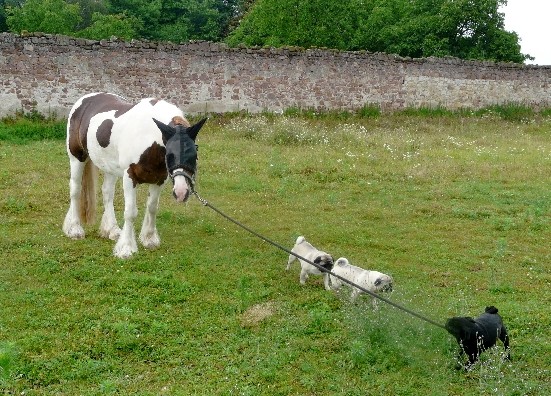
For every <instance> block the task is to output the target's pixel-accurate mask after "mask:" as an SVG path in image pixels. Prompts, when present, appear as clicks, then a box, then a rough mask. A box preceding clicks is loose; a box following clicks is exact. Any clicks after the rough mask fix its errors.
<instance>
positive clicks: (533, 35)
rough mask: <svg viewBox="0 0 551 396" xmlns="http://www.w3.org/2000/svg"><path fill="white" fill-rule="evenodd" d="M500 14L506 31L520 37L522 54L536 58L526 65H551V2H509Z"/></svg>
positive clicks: (546, 0)
mask: <svg viewBox="0 0 551 396" xmlns="http://www.w3.org/2000/svg"><path fill="white" fill-rule="evenodd" d="M500 12H503V13H504V14H505V30H507V31H509V32H511V31H512V32H516V33H517V34H518V36H519V37H520V46H521V50H520V52H522V53H523V54H530V55H532V56H533V57H535V58H536V59H534V60H533V61H526V63H529V64H535V65H551V19H550V18H551V0H508V1H507V5H506V6H505V7H502V8H500Z"/></svg>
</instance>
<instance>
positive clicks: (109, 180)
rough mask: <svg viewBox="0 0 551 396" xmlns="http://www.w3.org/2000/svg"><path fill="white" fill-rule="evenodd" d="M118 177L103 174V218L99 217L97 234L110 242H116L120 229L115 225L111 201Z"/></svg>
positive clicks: (113, 207) (115, 220) (113, 208)
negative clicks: (99, 222)
mask: <svg viewBox="0 0 551 396" xmlns="http://www.w3.org/2000/svg"><path fill="white" fill-rule="evenodd" d="M117 179H118V177H117V176H116V175H111V174H109V173H105V174H104V180H103V186H102V189H101V191H102V194H103V207H104V211H103V216H102V217H101V225H100V228H99V234H100V236H102V237H103V238H109V239H111V240H112V241H116V240H117V239H118V238H119V235H120V233H121V229H120V228H119V225H118V224H117V218H116V217H115V206H114V204H113V199H114V197H115V185H116V183H117Z"/></svg>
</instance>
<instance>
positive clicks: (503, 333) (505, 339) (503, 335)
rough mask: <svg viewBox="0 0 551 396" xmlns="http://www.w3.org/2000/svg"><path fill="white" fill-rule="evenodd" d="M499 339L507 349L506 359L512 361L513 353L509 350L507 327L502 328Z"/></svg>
mask: <svg viewBox="0 0 551 396" xmlns="http://www.w3.org/2000/svg"><path fill="white" fill-rule="evenodd" d="M499 339H500V340H501V342H503V347H504V348H505V352H506V355H505V358H506V359H507V360H511V352H510V349H509V334H507V329H506V328H505V326H501V330H500V332H499Z"/></svg>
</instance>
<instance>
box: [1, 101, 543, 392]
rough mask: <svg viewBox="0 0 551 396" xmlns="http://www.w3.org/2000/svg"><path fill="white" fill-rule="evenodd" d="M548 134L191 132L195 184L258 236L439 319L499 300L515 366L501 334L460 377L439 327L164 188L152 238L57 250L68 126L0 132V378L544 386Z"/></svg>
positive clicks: (249, 387) (398, 122)
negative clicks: (312, 271)
mask: <svg viewBox="0 0 551 396" xmlns="http://www.w3.org/2000/svg"><path fill="white" fill-rule="evenodd" d="M550 127H551V120H549V119H548V118H546V117H544V116H541V115H540V114H534V115H533V116H531V118H528V119H527V121H526V120H525V119H524V118H523V119H522V120H521V121H511V120H504V119H503V118H502V117H501V116H500V115H498V114H497V113H496V112H492V113H486V114H484V115H480V116H477V115H474V114H469V115H465V116H463V115H457V114H452V115H441V116H426V115H419V114H404V113H399V114H398V113H396V114H384V113H383V114H380V115H378V116H376V117H371V116H370V117H358V116H355V115H352V116H350V117H349V118H341V117H334V118H331V117H325V116H324V117H303V116H300V115H273V114H272V115H268V114H265V115H258V116H249V115H233V116H225V117H212V118H211V119H210V120H209V122H208V123H207V124H206V125H205V127H204V129H203V130H202V132H201V134H200V135H199V137H198V144H199V146H200V151H199V153H200V158H199V161H200V162H199V176H198V181H197V182H198V185H197V189H198V191H199V193H200V194H201V195H202V196H203V197H204V198H206V199H207V200H208V201H209V202H210V203H211V204H213V205H214V206H216V207H217V208H219V209H221V210H222V211H224V212H225V213H227V214H228V215H230V216H232V217H233V218H235V219H237V220H239V221H241V222H243V223H245V224H246V225H248V226H249V227H251V228H253V229H254V230H255V231H257V232H260V233H262V234H263V235H266V236H268V237H270V238H271V239H273V240H275V241H277V242H279V243H282V244H284V245H286V246H288V247H291V246H292V244H293V242H294V240H295V239H296V237H297V236H298V235H305V236H306V238H307V239H308V240H309V241H310V242H311V243H313V244H314V245H316V246H318V247H319V248H321V249H324V250H326V251H328V252H330V253H331V254H333V255H334V257H340V256H345V257H347V258H348V259H349V260H350V261H351V262H352V263H354V264H357V265H360V266H362V267H365V268H368V269H376V270H379V271H382V272H385V273H388V274H390V275H392V276H393V277H394V279H395V291H394V292H393V293H392V294H391V295H390V298H391V299H392V300H393V301H396V302H397V303H400V304H402V305H404V306H406V307H408V308H410V309H413V310H415V311H416V312H419V313H421V314H423V315H425V316H428V317H430V318H432V319H433V320H436V321H438V322H442V323H443V322H444V320H445V319H446V318H447V317H450V316H456V315H465V316H476V315H478V314H479V313H481V312H482V311H483V310H484V307H485V306H487V305H496V306H497V307H498V308H499V310H500V313H501V315H502V316H503V318H504V321H505V324H506V326H507V327H508V329H509V332H510V335H511V348H512V350H511V354H512V361H511V362H507V361H503V359H502V356H501V353H500V352H501V350H500V348H499V347H500V345H498V348H496V349H494V350H491V351H488V352H487V353H485V354H484V355H483V359H482V360H481V362H480V363H478V364H477V365H476V366H475V368H474V369H473V370H471V371H469V372H464V371H461V370H459V371H458V370H455V368H454V367H455V365H456V364H457V362H458V360H457V352H458V347H457V345H456V343H455V340H454V339H453V338H452V337H451V336H450V335H448V334H447V333H446V332H444V331H443V330H442V329H440V328H438V327H435V326H432V325H430V324H428V323H425V322H423V321H421V320H419V319H417V318H415V317H411V316H409V315H408V314H407V313H405V312H402V311H400V310H397V309H396V308H393V307H391V306H387V305H385V304H379V309H378V310H375V311H374V310H373V309H372V308H371V303H370V301H369V298H362V299H360V301H359V302H358V303H357V304H354V305H352V304H350V303H349V302H348V298H347V297H348V295H347V290H345V289H343V290H341V291H339V292H338V293H337V292H332V291H329V292H328V291H326V290H324V288H323V283H322V280H321V278H319V277H313V278H311V279H309V280H308V281H307V283H306V285H305V286H301V285H300V284H299V281H298V277H299V268H298V264H295V265H294V266H292V267H291V269H290V271H288V272H286V271H285V265H286V263H287V255H286V254H285V253H284V252H281V251H279V250H277V249H275V248H274V247H272V246H271V245H268V244H266V243H264V242H262V241H261V240H259V239H258V238H256V237H254V236H253V235H251V234H248V233H247V232H245V231H244V230H242V229H240V228H238V227H236V226H235V225H234V224H232V223H230V222H228V221H227V220H225V219H224V218H222V217H221V216H219V215H218V214H216V213H215V212H214V211H212V210H209V208H208V207H204V206H202V205H201V204H200V202H199V201H198V200H195V199H192V200H191V201H190V202H189V203H188V204H186V205H178V204H176V202H174V200H173V199H172V197H171V195H170V193H169V191H164V193H163V195H162V198H161V204H160V209H159V219H158V227H159V232H160V235H161V239H162V243H161V247H160V248H158V249H157V250H154V251H147V250H145V249H143V248H142V247H140V250H139V252H138V253H137V255H136V256H135V257H133V258H131V259H130V260H126V261H123V260H119V259H116V258H114V257H113V255H112V248H113V242H112V241H108V240H104V239H101V238H99V237H98V235H97V229H98V225H92V226H88V227H87V228H86V232H87V237H86V239H84V240H81V241H72V240H69V239H67V238H66V237H65V236H64V235H63V234H62V232H61V223H62V220H63V217H64V215H65V212H66V210H67V205H68V177H69V170H68V160H67V158H66V154H65V147H64V142H63V136H60V137H59V138H57V139H46V140H44V139H42V138H38V139H37V140H34V141H27V143H26V144H19V143H15V142H13V141H12V140H11V139H8V140H0V186H1V188H2V195H1V196H0V235H1V237H0V255H1V257H2V258H3V260H2V265H0V389H2V392H3V394H6V395H8V394H25V395H52V394H58V395H76V394H78V395H100V394H101V395H105V394H106V395H110V394H113V395H114V394H136V395H159V394H170V395H229V394H241V395H306V394H315V395H374V394H392V395H418V394H426V395H538V396H539V395H542V396H543V395H547V394H548V393H549V381H548V380H549V376H550V374H551V373H550V371H549V367H551V342H550V335H551V334H550V330H549V329H550V328H551V319H550V318H551V308H549V304H548V303H547V302H548V301H550V300H551V289H550V288H549V280H550V279H549V261H550V258H551V257H550V256H551V253H550V249H549V237H550V236H551V193H550V189H549V175H550V174H551V133H550V131H551V128H550ZM13 130H14V131H17V130H16V129H13ZM15 133H17V132H15ZM12 137H13V136H12ZM119 187H120V186H119ZM146 194H147V191H146V188H143V187H141V188H139V190H138V200H139V203H140V205H141V206H140V208H143V205H144V204H145V198H146ZM120 195H121V192H120V188H119V190H118V195H117V203H116V205H117V206H116V209H117V214H118V216H119V221H120V219H121V211H122V208H123V202H122V198H121V196H120ZM142 215H143V210H140V216H142ZM139 223H140V222H139V221H137V224H139Z"/></svg>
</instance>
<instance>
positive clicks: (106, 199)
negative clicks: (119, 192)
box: [63, 92, 206, 258]
mask: <svg viewBox="0 0 551 396" xmlns="http://www.w3.org/2000/svg"><path fill="white" fill-rule="evenodd" d="M205 121H206V119H203V120H201V121H199V122H198V123H197V124H195V125H190V124H189V122H188V121H187V120H186V119H185V118H184V116H183V113H182V111H181V110H180V109H178V107H176V106H174V105H172V104H170V103H168V102H165V101H162V100H157V99H152V98H148V99H143V100H141V101H140V102H139V103H137V104H131V103H129V102H127V101H126V100H125V99H123V98H121V97H120V96H117V95H114V94H110V93H103V92H102V93H93V94H89V95H86V96H83V97H82V98H80V99H79V100H78V101H77V102H76V103H75V105H74V106H73V108H72V109H71V112H70V114H69V120H68V123H67V154H68V156H69V162H70V167H71V178H70V182H69V186H70V198H71V203H70V206H69V210H68V212H67V215H66V216H65V221H64V223H63V232H64V233H65V234H66V235H67V236H68V237H69V238H72V239H82V238H84V235H85V234H84V229H83V228H82V225H81V223H82V222H83V221H84V222H86V223H91V222H92V221H93V220H94V214H95V213H94V211H95V206H96V192H95V191H96V190H95V184H96V176H95V174H96V172H95V170H96V168H99V169H101V170H102V171H103V172H104V181H103V186H102V193H103V204H104V208H105V210H104V213H103V216H102V219H101V225H100V229H99V233H100V235H101V236H102V237H105V238H109V239H112V240H116V241H117V243H116V245H115V248H114V250H113V253H114V255H115V256H116V257H119V258H128V257H130V256H131V255H132V254H133V253H135V252H137V250H138V248H137V243H136V237H135V233H134V220H135V219H136V216H137V214H138V210H137V207H136V187H137V186H138V184H149V196H148V199H147V204H146V213H145V216H144V220H143V224H142V229H141V232H140V241H141V243H142V244H143V246H145V247H146V248H150V249H151V248H155V247H157V246H159V244H160V242H161V240H160V238H159V234H158V232H157V227H156V215H157V210H158V204H159V196H160V192H161V189H162V186H163V185H164V183H165V181H166V179H167V177H168V176H170V178H171V179H172V181H173V189H172V193H173V195H174V198H175V199H176V201H178V202H185V201H186V200H187V199H188V198H189V195H190V192H191V190H192V188H193V185H194V183H195V175H196V172H197V145H196V144H195V139H196V137H197V134H198V133H199V130H200V129H201V127H202V126H203V124H204V123H205ZM119 177H122V179H123V190H124V225H123V228H122V230H121V229H120V228H119V226H118V224H117V220H116V218H115V210H114V205H113V198H114V194H115V183H116V181H117V179H118V178H119Z"/></svg>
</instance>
